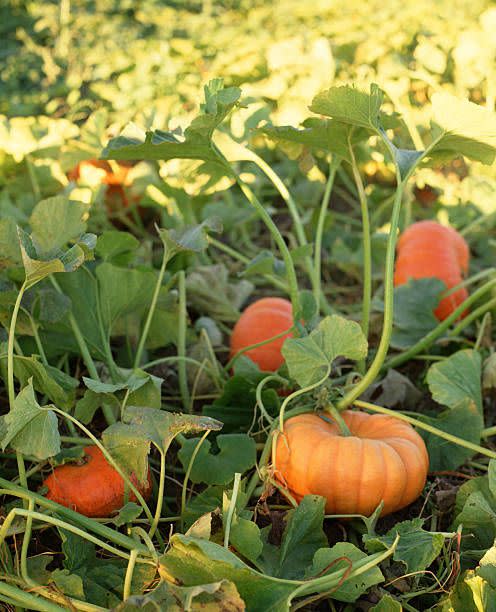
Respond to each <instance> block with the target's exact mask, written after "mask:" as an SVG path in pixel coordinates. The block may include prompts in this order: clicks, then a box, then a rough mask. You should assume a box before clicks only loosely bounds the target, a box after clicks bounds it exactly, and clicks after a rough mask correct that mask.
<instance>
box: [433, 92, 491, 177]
mask: <svg viewBox="0 0 496 612" xmlns="http://www.w3.org/2000/svg"><path fill="white" fill-rule="evenodd" d="M432 117H433V118H432V128H433V137H434V138H435V139H436V140H437V142H436V144H435V146H434V147H433V149H431V151H430V152H429V155H430V158H431V160H432V161H433V162H438V161H440V160H441V161H445V160H447V159H454V158H455V157H460V156H461V155H463V156H464V157H468V158H469V159H473V160H475V161H480V162H482V163H483V164H488V165H490V164H492V163H493V162H494V160H495V159H496V113H495V112H494V111H492V110H490V109H487V108H485V107H483V106H479V105H478V104H474V103H473V102H469V101H468V100H460V99H459V98H457V97H455V96H453V95H451V94H449V93H446V92H439V93H435V94H433V96H432Z"/></svg>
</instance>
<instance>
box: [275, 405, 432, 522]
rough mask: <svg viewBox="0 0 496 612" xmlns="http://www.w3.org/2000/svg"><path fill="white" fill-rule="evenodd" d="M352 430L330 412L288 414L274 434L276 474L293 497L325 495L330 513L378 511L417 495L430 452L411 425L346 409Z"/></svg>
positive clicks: (401, 505) (405, 503) (397, 507)
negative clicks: (346, 433)
mask: <svg viewBox="0 0 496 612" xmlns="http://www.w3.org/2000/svg"><path fill="white" fill-rule="evenodd" d="M341 416H342V418H343V420H344V422H345V423H346V425H347V426H348V428H349V430H350V432H351V434H352V435H351V436H344V435H342V434H341V432H340V429H339V427H338V425H336V423H335V422H334V421H333V420H332V417H331V415H329V414H328V413H316V412H314V413H306V414H300V415H297V416H295V417H292V418H290V419H288V420H287V421H286V422H285V424H284V433H279V435H278V438H277V445H276V452H275V457H273V465H274V469H275V477H276V478H277V480H278V481H279V482H281V484H282V485H283V486H284V487H286V488H287V489H288V491H289V492H290V493H291V495H292V496H293V497H294V498H295V499H296V501H298V502H299V501H301V499H302V498H303V497H304V496H305V495H321V496H322V497H325V498H326V506H325V507H326V512H327V513H328V514H362V515H364V516H369V515H370V514H372V512H373V511H374V510H375V509H376V508H377V506H378V505H379V504H380V502H381V501H384V508H383V510H382V516H384V515H386V514H390V513H391V512H395V511H396V510H400V509H401V508H404V507H405V506H408V505H409V504H411V503H412V502H413V501H415V500H416V499H417V498H418V497H419V495H420V493H421V492H422V489H423V488H424V485H425V481H426V478H427V471H428V469H429V456H428V454H427V449H426V447H425V444H424V441H423V440H422V438H421V437H420V436H419V434H418V433H417V432H416V431H415V430H414V429H413V427H412V426H411V425H409V424H408V423H405V422H404V421H401V420H400V419H396V418H394V417H390V416H386V415H382V414H374V415H369V414H366V413H364V412H355V411H351V410H345V411H343V412H341Z"/></svg>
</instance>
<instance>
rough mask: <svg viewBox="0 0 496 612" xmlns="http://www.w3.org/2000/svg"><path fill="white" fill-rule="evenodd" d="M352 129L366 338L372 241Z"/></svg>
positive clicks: (360, 364) (362, 363) (362, 367)
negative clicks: (358, 205)
mask: <svg viewBox="0 0 496 612" xmlns="http://www.w3.org/2000/svg"><path fill="white" fill-rule="evenodd" d="M352 133H353V132H352V131H350V134H349V135H348V149H349V152H350V158H351V170H352V172H353V178H354V180H355V184H356V187H357V192H358V199H359V200H360V210H361V213H362V245H363V298H362V321H361V327H362V331H363V335H364V336H365V338H368V335H369V320H370V307H371V302H372V243H371V238H370V216H369V207H368V203H367V194H366V193H365V185H364V184H363V180H362V177H361V175H360V170H359V169H358V164H357V162H356V158H355V152H354V151H353V145H352V143H351V135H352ZM358 369H359V370H360V373H361V374H363V373H364V372H365V359H363V360H360V361H359V362H358Z"/></svg>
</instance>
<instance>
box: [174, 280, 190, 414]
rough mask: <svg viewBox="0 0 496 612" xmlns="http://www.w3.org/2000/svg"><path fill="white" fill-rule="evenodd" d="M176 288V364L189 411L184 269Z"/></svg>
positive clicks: (183, 396)
mask: <svg viewBox="0 0 496 612" xmlns="http://www.w3.org/2000/svg"><path fill="white" fill-rule="evenodd" d="M178 289H179V328H178V333H177V354H178V357H180V360H179V363H178V365H177V369H178V375H179V389H180V391H181V397H182V400H183V407H184V410H185V411H186V412H190V401H189V389H188V375H187V371H186V362H185V361H184V359H183V358H184V357H186V319H187V316H188V313H187V310H186V279H185V276H184V270H181V271H180V272H179V274H178Z"/></svg>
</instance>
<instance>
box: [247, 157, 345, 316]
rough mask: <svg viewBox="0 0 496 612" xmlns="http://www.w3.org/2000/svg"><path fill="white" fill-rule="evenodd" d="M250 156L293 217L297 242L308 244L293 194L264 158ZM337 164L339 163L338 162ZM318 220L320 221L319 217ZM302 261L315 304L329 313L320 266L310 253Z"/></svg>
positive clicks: (329, 185) (327, 191)
mask: <svg viewBox="0 0 496 612" xmlns="http://www.w3.org/2000/svg"><path fill="white" fill-rule="evenodd" d="M250 158H251V159H252V161H253V162H254V163H255V164H257V166H258V167H259V168H260V169H261V170H262V171H263V172H264V173H265V175H266V176H267V178H268V179H269V180H270V181H271V183H272V184H273V185H274V187H275V188H276V189H277V191H278V192H279V194H280V196H281V197H282V199H283V200H284V201H285V202H286V206H287V207H288V210H289V214H290V215H291V218H292V219H293V227H294V229H295V233H296V238H297V239H298V243H299V245H300V246H302V247H304V246H306V245H307V244H308V240H307V237H306V235H305V229H304V226H303V222H302V220H301V216H300V213H299V211H298V207H297V205H296V202H295V201H294V199H293V196H292V195H291V193H290V191H289V190H288V188H287V187H286V185H285V184H284V182H283V181H282V180H281V178H280V177H279V175H278V174H277V173H276V172H275V171H274V170H273V169H272V168H271V166H270V165H269V164H268V163H267V162H266V161H265V160H263V159H262V158H261V157H259V156H258V155H257V154H256V153H253V151H250ZM338 165H339V162H338ZM331 167H332V165H331ZM336 169H337V166H336ZM335 173H336V171H335V170H334V171H332V170H331V175H330V176H329V180H328V181H327V185H326V192H325V194H324V201H323V204H324V202H325V205H323V206H322V207H321V215H322V212H324V214H323V217H324V218H325V212H326V211H327V205H328V203H329V197H330V194H331V191H332V185H333V182H334V175H335ZM326 198H327V200H326ZM322 209H323V211H322ZM319 222H320V217H319ZM322 225H323V224H322ZM317 235H318V230H317ZM320 238H321V239H322V236H320ZM320 246H321V245H320V244H319V248H318V252H319V253H320ZM315 252H316V253H317V236H316V239H315ZM315 260H316V259H315ZM304 262H305V268H306V270H307V273H308V276H309V278H310V283H311V284H312V292H313V295H314V298H315V302H316V303H317V304H320V308H321V309H322V311H323V312H324V313H325V314H331V313H332V312H333V311H332V308H331V306H330V305H329V303H328V302H327V299H326V296H325V295H324V294H322V293H321V292H320V266H319V268H317V267H316V266H315V262H312V258H311V256H310V255H308V256H306V257H305V259H304ZM319 263H320V255H319Z"/></svg>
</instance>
